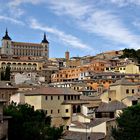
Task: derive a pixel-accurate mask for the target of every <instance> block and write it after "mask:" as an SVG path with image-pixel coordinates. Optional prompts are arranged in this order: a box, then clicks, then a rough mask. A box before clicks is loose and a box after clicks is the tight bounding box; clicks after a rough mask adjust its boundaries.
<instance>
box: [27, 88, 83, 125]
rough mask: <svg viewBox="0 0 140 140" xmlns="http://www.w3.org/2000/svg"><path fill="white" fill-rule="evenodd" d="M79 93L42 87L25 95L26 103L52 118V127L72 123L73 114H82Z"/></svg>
mask: <svg viewBox="0 0 140 140" xmlns="http://www.w3.org/2000/svg"><path fill="white" fill-rule="evenodd" d="M80 95H81V94H79V93H78V92H76V91H74V90H72V89H68V88H53V87H41V88H38V89H34V90H32V91H30V92H26V94H25V103H28V104H30V105H32V106H34V108H35V109H39V110H40V109H43V110H45V111H46V114H47V115H50V116H51V117H52V125H55V126H59V125H66V126H68V125H69V124H70V123H71V118H72V116H73V114H75V113H80V112H81V104H84V103H85V102H84V101H80Z"/></svg>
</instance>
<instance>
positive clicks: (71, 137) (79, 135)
mask: <svg viewBox="0 0 140 140" xmlns="http://www.w3.org/2000/svg"><path fill="white" fill-rule="evenodd" d="M86 136H87V137H88V139H89V138H90V140H101V139H104V138H105V134H104V133H98V132H94V133H93V132H92V133H85V132H74V131H66V132H65V133H64V136H63V139H64V140H86Z"/></svg>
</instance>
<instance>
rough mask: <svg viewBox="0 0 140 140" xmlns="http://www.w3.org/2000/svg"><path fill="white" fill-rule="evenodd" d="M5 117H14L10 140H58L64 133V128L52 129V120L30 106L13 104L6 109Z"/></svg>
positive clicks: (10, 124) (10, 121) (11, 122)
mask: <svg viewBox="0 0 140 140" xmlns="http://www.w3.org/2000/svg"><path fill="white" fill-rule="evenodd" d="M4 115H7V116H11V117H12V118H11V119H10V120H9V140H57V139H59V138H60V136H61V135H62V132H63V127H59V128H56V127H51V126H50V123H51V118H50V117H49V116H47V117H46V115H45V113H44V112H43V111H37V110H36V111H35V110H34V108H33V107H31V106H30V105H28V104H25V105H16V104H15V103H12V104H11V105H9V106H8V107H6V108H5V109H4Z"/></svg>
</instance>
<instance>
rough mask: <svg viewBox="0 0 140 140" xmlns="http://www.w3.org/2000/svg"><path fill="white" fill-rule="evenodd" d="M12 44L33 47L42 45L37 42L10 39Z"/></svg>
mask: <svg viewBox="0 0 140 140" xmlns="http://www.w3.org/2000/svg"><path fill="white" fill-rule="evenodd" d="M12 45H14V46H35V47H37V46H39V47H42V45H41V44H39V43H27V42H14V41H12Z"/></svg>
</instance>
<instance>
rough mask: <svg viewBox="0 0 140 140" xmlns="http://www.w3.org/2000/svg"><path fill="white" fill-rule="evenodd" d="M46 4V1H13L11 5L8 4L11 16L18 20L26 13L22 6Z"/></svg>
mask: <svg viewBox="0 0 140 140" xmlns="http://www.w3.org/2000/svg"><path fill="white" fill-rule="evenodd" d="M44 2H46V1H45V0H12V1H10V2H9V3H7V6H8V9H9V12H10V15H12V16H14V17H15V18H18V17H20V16H22V15H23V14H24V13H26V11H25V10H24V9H23V8H22V6H21V5H22V4H32V5H37V4H42V3H44Z"/></svg>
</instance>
